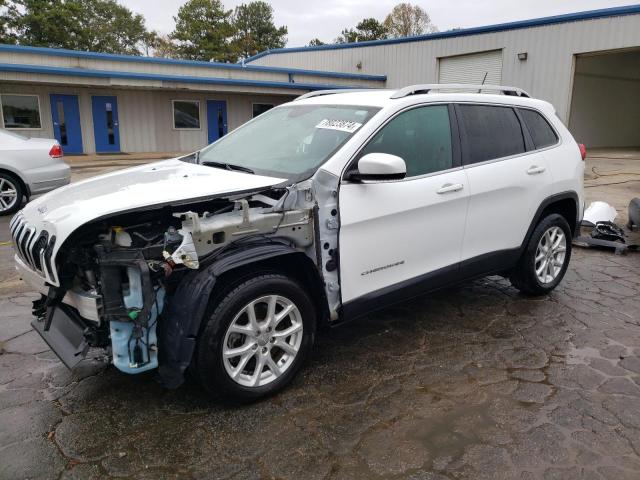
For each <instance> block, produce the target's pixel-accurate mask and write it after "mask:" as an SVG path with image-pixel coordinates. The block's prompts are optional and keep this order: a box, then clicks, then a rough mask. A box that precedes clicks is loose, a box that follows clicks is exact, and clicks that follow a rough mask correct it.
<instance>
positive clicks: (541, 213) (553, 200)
mask: <svg viewBox="0 0 640 480" xmlns="http://www.w3.org/2000/svg"><path fill="white" fill-rule="evenodd" d="M579 211H580V210H579V207H578V194H577V193H576V192H574V191H567V192H562V193H557V194H555V195H551V196H550V197H547V198H546V199H544V201H543V202H542V203H541V204H540V206H539V207H538V210H537V211H536V214H535V215H534V217H533V219H532V220H531V224H530V225H529V229H528V230H527V234H526V236H525V238H524V240H523V242H522V245H521V246H520V253H521V254H522V252H524V250H525V249H526V248H527V244H528V243H529V239H530V238H531V235H532V234H533V231H534V230H535V228H536V226H537V225H538V223H540V220H542V219H543V218H544V217H546V216H547V215H550V214H552V213H557V214H558V215H561V216H562V217H564V218H565V219H566V220H567V223H568V224H569V228H571V234H572V235H574V236H575V235H577V234H578V233H579V231H580V219H579V218H578V212H579Z"/></svg>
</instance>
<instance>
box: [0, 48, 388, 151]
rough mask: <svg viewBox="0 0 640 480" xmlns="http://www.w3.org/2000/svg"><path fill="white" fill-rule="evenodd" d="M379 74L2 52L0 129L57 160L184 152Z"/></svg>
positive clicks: (374, 81)
mask: <svg viewBox="0 0 640 480" xmlns="http://www.w3.org/2000/svg"><path fill="white" fill-rule="evenodd" d="M385 80H386V77H385V76H384V75H367V74H362V73H355V74H353V73H335V72H329V71H326V70H322V71H312V70H303V69H295V68H288V67H287V68H279V67H261V66H257V65H256V66H248V65H247V66H243V65H237V64H224V63H210V62H197V61H185V60H170V59H164V58H151V57H135V56H128V55H109V54H102V53H93V52H79V51H71V50H61V49H49V48H37V47H25V46H15V45H0V110H1V115H0V127H4V128H7V129H9V130H12V131H14V132H17V133H20V134H22V135H25V136H28V137H48V138H53V137H56V138H57V139H58V141H59V142H60V144H61V145H62V146H63V149H64V151H65V154H67V155H69V154H82V153H96V152H98V153H117V152H176V153H178V152H190V151H194V150H196V149H198V148H200V147H202V146H204V145H206V144H207V143H210V142H212V141H214V140H216V139H218V138H219V137H220V136H221V135H224V134H225V133H226V132H227V131H228V130H231V129H233V128H236V127H237V126H239V125H241V124H242V123H244V122H246V121H248V120H250V119H251V118H252V117H254V116H256V115H258V114H260V113H262V112H264V111H265V110H268V109H269V108H271V107H273V106H274V105H278V104H280V103H283V102H287V101H289V100H291V99H292V98H294V97H296V96H298V95H300V94H303V93H306V92H308V91H311V90H317V89H325V88H337V87H341V88H343V87H371V88H379V87H384V85H385Z"/></svg>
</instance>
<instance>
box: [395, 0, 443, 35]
mask: <svg viewBox="0 0 640 480" xmlns="http://www.w3.org/2000/svg"><path fill="white" fill-rule="evenodd" d="M384 26H385V28H386V29H387V32H388V33H389V36H390V37H392V38H398V37H411V36H413V35H421V34H423V33H433V32H437V31H438V27H436V26H435V25H434V24H433V23H432V22H431V17H429V14H428V13H427V12H425V11H424V10H423V9H422V8H420V7H419V6H418V5H411V4H410V3H399V4H398V5H396V6H395V7H393V10H391V13H390V14H389V15H387V18H386V19H385V20H384Z"/></svg>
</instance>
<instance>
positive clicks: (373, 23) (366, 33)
mask: <svg viewBox="0 0 640 480" xmlns="http://www.w3.org/2000/svg"><path fill="white" fill-rule="evenodd" d="M387 36H388V35H387V29H386V28H385V26H384V25H383V24H382V23H380V22H379V21H378V20H376V19H375V18H364V19H362V20H361V21H360V23H358V24H357V25H356V28H355V29H353V28H348V29H347V28H345V29H344V30H342V33H341V34H340V36H339V37H338V38H336V39H335V41H334V43H353V42H367V41H369V40H382V39H384V38H387Z"/></svg>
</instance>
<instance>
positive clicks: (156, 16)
mask: <svg viewBox="0 0 640 480" xmlns="http://www.w3.org/2000/svg"><path fill="white" fill-rule="evenodd" d="M185 1H186V0H119V2H120V3H121V4H123V5H125V6H127V7H128V8H129V9H131V10H133V11H134V12H137V13H141V14H143V15H144V16H145V18H146V20H147V28H149V29H153V30H158V31H159V32H161V33H170V32H171V31H172V30H173V25H174V21H173V17H174V16H175V15H176V14H177V12H178V8H179V7H180V5H183V4H184V3H185ZM249 1H250V0H222V3H223V4H224V6H225V8H227V9H232V8H234V7H236V6H237V5H239V4H242V3H248V2H249ZM267 1H269V0H267ZM401 1H402V0H377V1H376V0H271V1H269V3H271V6H272V7H273V9H274V16H275V22H276V25H277V26H281V25H286V26H287V27H288V28H289V35H288V43H287V46H288V47H300V46H304V45H306V44H307V43H309V40H311V39H312V38H316V37H317V38H319V39H320V40H322V41H324V42H331V41H332V40H333V39H335V38H336V37H337V36H339V35H340V32H341V31H342V29H344V28H350V27H354V26H355V25H356V24H357V23H358V22H359V21H360V20H362V19H363V18H367V17H374V18H376V19H378V20H380V21H382V20H384V17H386V15H387V14H388V13H389V12H390V11H391V9H392V8H393V7H394V5H396V4H398V3H400V2H401ZM409 2H410V3H413V4H414V5H420V6H421V7H422V8H423V9H424V10H426V11H427V13H429V15H430V16H431V20H432V21H433V23H434V24H435V25H436V26H437V27H438V28H439V29H440V30H441V31H443V30H449V29H451V28H467V27H477V26H482V25H491V24H495V23H504V22H510V21H515V20H528V19H531V18H539V17H547V16H550V15H558V14H562V13H572V12H580V11H585V10H594V9H598V8H607V7H616V6H623V5H629V4H632V3H634V0H626V1H616V0H454V1H451V0H429V1H424V0H413V1H411V0H409Z"/></svg>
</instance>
